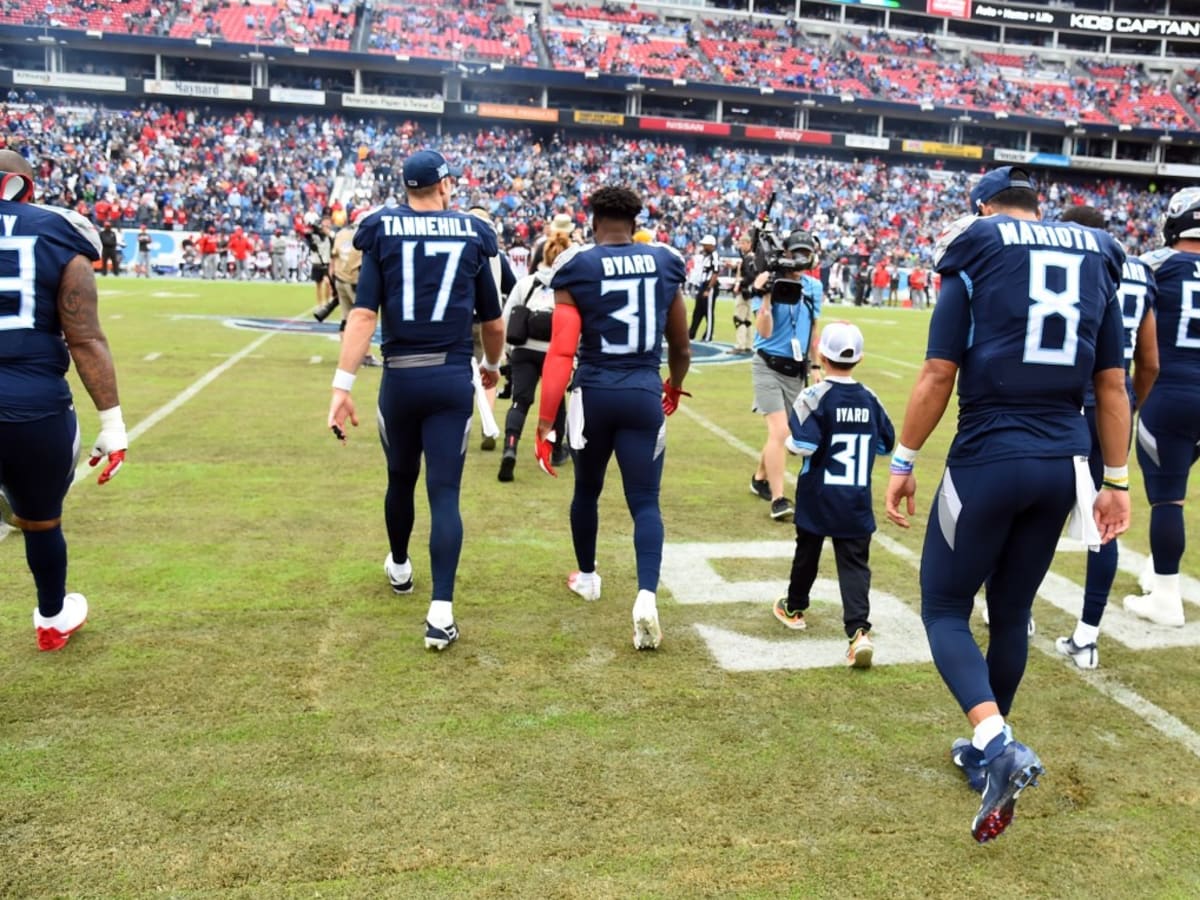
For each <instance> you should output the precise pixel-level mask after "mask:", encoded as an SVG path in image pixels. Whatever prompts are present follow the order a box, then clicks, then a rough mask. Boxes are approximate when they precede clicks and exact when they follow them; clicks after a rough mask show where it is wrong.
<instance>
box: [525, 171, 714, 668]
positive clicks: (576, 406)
mask: <svg viewBox="0 0 1200 900" xmlns="http://www.w3.org/2000/svg"><path fill="white" fill-rule="evenodd" d="M588 203H589V206H590V207H591V210H592V227H593V229H594V233H595V244H594V245H592V246H589V247H587V248H585V249H582V250H567V251H566V252H564V253H563V254H562V255H561V256H560V257H559V258H558V261H557V271H556V272H555V275H554V278H553V280H552V281H551V287H553V288H554V291H555V307H554V319H553V325H552V333H551V339H550V349H549V350H548V351H547V353H546V361H545V363H544V365H543V368H542V399H541V406H540V408H539V413H538V415H539V418H538V430H537V441H536V453H537V457H538V462H539V464H540V465H541V466H542V468H543V469H545V470H546V471H547V472H549V473H550V474H551V475H553V474H554V469H553V467H552V466H551V461H550V453H551V440H550V438H551V434H550V432H551V429H552V428H553V427H554V418H555V415H556V414H557V412H558V407H559V404H560V403H561V402H562V398H563V392H564V390H565V389H566V385H567V379H568V378H569V377H570V374H571V361H572V360H573V359H574V357H575V354H576V351H578V354H579V368H578V369H577V370H576V372H575V380H574V389H573V390H572V392H571V403H570V406H569V407H568V410H567V437H568V441H569V443H570V446H571V449H572V450H573V451H575V495H574V498H573V499H572V501H571V538H572V541H573V542H574V545H575V560H576V562H577V563H578V565H579V570H578V571H577V572H573V573H572V574H571V575H570V577H569V578H568V579H567V585H568V587H570V589H571V590H573V591H574V592H575V593H577V594H579V595H580V596H581V597H583V598H584V599H586V600H596V599H599V597H600V576H599V574H597V572H596V533H597V530H598V529H599V511H598V507H599V502H600V492H601V490H602V489H603V488H604V476H605V472H606V470H607V469H608V460H609V457H611V456H612V455H613V454H614V453H615V454H616V457H617V466H618V467H619V468H620V470H621V481H622V482H623V484H624V487H625V502H626V503H627V504H628V506H629V512H630V515H632V517H633V546H634V552H635V554H636V556H637V581H638V594H637V599H636V601H635V602H634V604H633V645H634V647H636V648H637V649H639V650H653V649H655V648H656V647H658V645H659V643H660V642H661V641H662V629H661V627H660V625H659V621H658V609H657V604H656V593H657V591H658V576H659V569H660V568H661V566H662V547H663V524H662V513H661V511H660V510H659V505H658V492H659V485H660V483H661V481H662V468H663V453H664V451H665V449H666V422H665V420H664V416H665V415H666V416H669V415H671V414H672V413H673V412H674V411H675V410H676V408H677V407H678V405H679V398H680V396H681V395H682V394H683V393H684V392H683V380H684V377H685V376H686V375H687V371H688V365H689V362H690V360H691V345H690V342H689V340H688V333H687V312H686V309H685V307H684V300H683V292H682V290H681V287H682V285H683V283H684V279H685V277H686V273H685V265H684V261H683V258H682V257H681V256H680V255H679V254H678V253H677V252H675V250H673V249H671V248H670V247H667V246H666V245H664V244H658V243H650V244H642V243H635V242H634V240H633V231H634V227H635V225H634V223H635V220H636V219H637V216H638V213H640V212H641V210H642V201H641V198H639V197H638V195H637V194H636V193H634V192H633V191H631V190H630V189H629V188H626V187H617V186H610V187H603V188H600V189H599V190H597V191H596V192H595V193H594V194H592V196H591V197H590V198H589V200H588ZM664 330H665V333H666V338H667V348H668V349H667V365H668V368H669V370H670V376H669V377H668V378H667V380H666V381H665V382H664V381H660V377H661V376H660V375H659V367H660V366H661V365H662V338H663V334H664Z"/></svg>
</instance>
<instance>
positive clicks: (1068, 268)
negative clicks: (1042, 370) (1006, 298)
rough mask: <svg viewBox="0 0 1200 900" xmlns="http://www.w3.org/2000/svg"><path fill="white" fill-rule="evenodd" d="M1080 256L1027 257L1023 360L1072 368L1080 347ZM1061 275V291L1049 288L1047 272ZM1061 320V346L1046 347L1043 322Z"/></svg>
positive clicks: (1042, 253)
mask: <svg viewBox="0 0 1200 900" xmlns="http://www.w3.org/2000/svg"><path fill="white" fill-rule="evenodd" d="M1082 268H1083V257H1082V256H1079V255H1078V254H1075V253H1060V252H1059V251H1057V250H1033V251H1031V252H1030V254H1029V299H1030V300H1032V301H1033V305H1032V306H1030V307H1029V318H1028V320H1027V324H1026V326H1025V356H1024V357H1023V359H1024V361H1025V362H1027V363H1035V364H1037V365H1043V366H1073V365H1075V355H1076V353H1077V352H1078V345H1079V279H1080V271H1081V270H1082ZM1051 270H1056V271H1058V272H1061V273H1062V275H1061V278H1062V285H1063V287H1062V290H1059V291H1056V290H1054V289H1052V288H1051V287H1050V277H1049V275H1050V272H1051ZM1054 316H1057V317H1059V318H1061V319H1062V320H1063V326H1064V327H1063V341H1062V346H1061V347H1047V346H1045V340H1046V337H1045V333H1044V332H1045V328H1046V320H1047V319H1049V318H1051V317H1054Z"/></svg>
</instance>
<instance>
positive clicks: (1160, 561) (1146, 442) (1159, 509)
mask: <svg viewBox="0 0 1200 900" xmlns="http://www.w3.org/2000/svg"><path fill="white" fill-rule="evenodd" d="M1137 457H1138V464H1139V465H1140V466H1141V469H1142V480H1143V481H1144V482H1145V484H1146V499H1148V500H1149V501H1150V505H1151V510H1150V552H1151V553H1152V554H1153V556H1154V571H1155V572H1158V573H1159V574H1160V575H1177V574H1178V573H1179V564H1180V562H1181V561H1182V560H1183V551H1184V548H1185V546H1186V541H1187V537H1186V530H1185V526H1184V519H1183V507H1181V506H1179V505H1178V504H1179V502H1180V501H1182V500H1184V499H1186V498H1187V488H1188V474H1189V472H1190V470H1191V467H1192V466H1193V465H1194V464H1195V463H1196V460H1197V459H1200V395H1197V393H1196V390H1195V389H1194V388H1191V389H1181V388H1179V387H1178V386H1177V385H1174V384H1172V385H1155V387H1154V390H1153V391H1151V392H1150V396H1148V397H1147V398H1146V405H1145V406H1143V407H1142V411H1141V415H1140V416H1139V418H1138V429H1137Z"/></svg>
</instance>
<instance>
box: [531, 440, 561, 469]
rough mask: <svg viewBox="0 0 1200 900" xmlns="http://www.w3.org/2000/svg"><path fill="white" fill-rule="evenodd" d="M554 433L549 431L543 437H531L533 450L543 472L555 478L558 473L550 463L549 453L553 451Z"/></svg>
mask: <svg viewBox="0 0 1200 900" xmlns="http://www.w3.org/2000/svg"><path fill="white" fill-rule="evenodd" d="M554 439H555V434H554V432H553V431H551V432H550V433H549V434H547V435H546V436H545V437H544V438H540V437H535V438H534V439H533V452H534V455H536V456H537V462H538V465H539V466H541V469H542V471H543V472H545V473H546V474H547V475H551V476H553V477H555V478H557V477H558V473H557V472H555V471H554V466H552V465H550V454H551V453H553V452H554Z"/></svg>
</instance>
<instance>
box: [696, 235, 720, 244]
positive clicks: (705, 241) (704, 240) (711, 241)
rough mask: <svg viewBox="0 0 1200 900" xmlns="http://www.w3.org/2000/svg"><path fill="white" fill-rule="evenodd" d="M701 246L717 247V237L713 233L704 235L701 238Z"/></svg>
mask: <svg viewBox="0 0 1200 900" xmlns="http://www.w3.org/2000/svg"><path fill="white" fill-rule="evenodd" d="M700 246H702V247H715V246H717V239H716V238H715V237H713V236H712V235H711V234H706V235H705V236H704V237H702V238H700Z"/></svg>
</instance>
